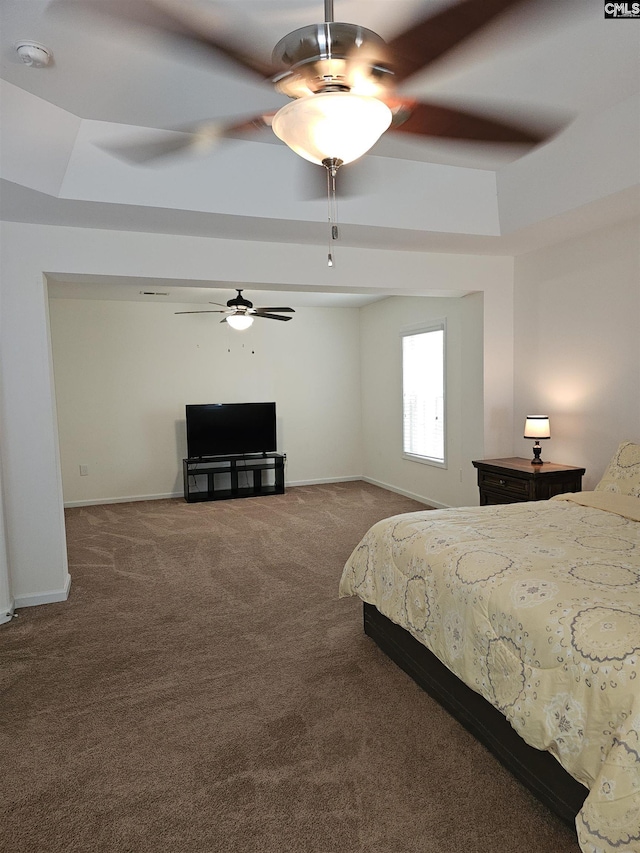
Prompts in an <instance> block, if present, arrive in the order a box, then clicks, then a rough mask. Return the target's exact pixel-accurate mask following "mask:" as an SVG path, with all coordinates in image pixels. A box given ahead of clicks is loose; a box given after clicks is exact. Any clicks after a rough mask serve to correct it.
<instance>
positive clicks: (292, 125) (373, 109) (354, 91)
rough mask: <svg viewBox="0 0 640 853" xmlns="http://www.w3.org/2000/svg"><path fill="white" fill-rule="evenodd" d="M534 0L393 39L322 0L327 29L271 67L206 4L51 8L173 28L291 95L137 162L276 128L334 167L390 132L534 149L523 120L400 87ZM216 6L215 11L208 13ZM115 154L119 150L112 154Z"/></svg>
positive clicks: (471, 1) (470, 1) (130, 152)
mask: <svg viewBox="0 0 640 853" xmlns="http://www.w3.org/2000/svg"><path fill="white" fill-rule="evenodd" d="M535 2H536V0H457V2H454V3H453V4H451V5H448V6H446V7H445V8H439V9H438V10H437V11H436V12H434V13H430V14H428V15H427V16H425V17H424V18H422V19H420V20H418V21H417V22H416V23H414V24H413V25H412V26H411V27H410V28H409V29H407V30H405V31H404V32H402V33H400V34H399V35H396V36H395V37H394V38H392V39H391V40H390V41H389V42H385V41H384V40H383V39H382V38H381V37H380V36H379V35H377V34H376V33H374V32H372V31H371V30H368V29H366V28H364V27H362V26H359V25H357V24H348V23H340V22H336V21H334V14H333V0H324V18H325V20H324V21H323V22H322V23H318V24H311V25H309V26H306V27H302V28H301V29H297V30H294V31H293V32H291V33H289V34H288V35H285V36H284V37H283V38H282V39H280V41H279V42H278V43H277V44H276V46H275V48H274V50H273V54H272V57H271V61H270V62H266V61H264V60H263V59H262V58H260V57H258V56H255V55H252V54H251V53H250V52H249V51H247V49H246V47H244V46H238V45H237V43H232V42H231V40H229V39H228V38H226V37H225V36H224V35H223V34H222V33H221V31H220V28H219V27H218V26H215V25H214V24H212V19H211V18H210V16H209V14H208V10H207V6H206V4H204V3H203V2H202V0H199V2H198V3H194V2H193V0H191V2H185V0H54V3H53V4H52V7H53V9H60V8H62V9H67V10H69V9H72V10H78V9H82V10H86V9H87V8H90V9H95V10H97V11H99V12H103V13H106V14H110V15H115V16H116V17H118V18H120V19H122V20H125V21H135V22H136V23H138V24H143V25H145V26H147V27H152V28H155V29H156V30H162V31H165V32H170V33H172V34H174V35H176V36H178V37H180V38H182V39H187V40H188V42H190V43H197V44H198V45H200V46H202V45H204V46H206V47H208V48H211V49H212V50H213V51H215V52H216V53H218V54H222V55H224V56H225V57H226V58H227V59H230V60H232V61H233V62H234V63H235V64H236V65H237V66H239V67H240V68H241V69H242V70H243V71H244V72H246V71H249V72H251V73H253V74H255V75H259V76H260V77H261V78H262V80H263V81H269V82H270V83H271V85H273V86H274V87H275V89H276V91H277V92H278V93H282V94H284V95H287V96H288V97H289V98H291V101H290V102H289V103H288V104H286V105H285V106H284V107H282V108H281V109H279V110H274V111H273V112H268V113H264V114H261V115H258V116H254V117H251V118H249V119H247V118H243V119H241V120H239V121H233V120H232V121H230V122H228V123H215V122H203V123H198V124H196V125H193V126H191V127H187V128H181V130H183V133H181V134H176V133H175V132H174V133H172V134H170V135H169V134H168V135H167V138H166V139H160V140H157V139H156V140H154V141H153V142H152V143H149V144H148V145H147V144H139V143H136V144H135V145H131V146H130V147H127V146H121V147H120V148H119V149H118V151H117V152H116V153H119V154H120V155H121V156H123V157H125V158H127V159H130V160H132V161H135V162H144V161H145V160H153V159H155V158H157V157H159V156H163V155H166V154H172V153H175V152H177V151H181V150H184V149H188V148H189V147H191V146H200V147H201V146H202V144H203V142H204V144H206V143H207V142H212V141H213V140H215V139H217V138H219V137H222V136H233V135H237V134H238V133H240V132H245V131H251V130H255V129H261V128H264V127H266V126H271V127H272V129H273V131H274V132H275V134H276V135H277V136H278V137H279V138H280V139H282V140H283V141H284V142H285V143H286V144H287V145H288V146H289V147H290V148H292V149H293V150H294V151H295V152H296V153H298V154H300V155H301V156H302V157H304V158H305V159H307V160H311V161H312V162H314V163H319V164H322V165H323V166H325V167H326V168H327V171H328V173H330V174H332V175H333V176H334V177H335V172H336V169H337V168H339V167H340V166H342V165H343V164H344V163H348V162H351V161H353V160H355V159H357V158H358V157H360V156H362V154H364V153H366V152H367V151H368V150H369V149H370V148H371V147H372V146H373V145H374V144H375V142H376V141H377V140H378V138H379V137H380V136H381V135H382V134H383V133H385V132H387V131H389V132H393V133H396V132H398V133H403V134H411V135H413V136H419V137H440V138H450V139H458V140H469V141H481V142H488V143H519V144H521V145H525V146H532V145H535V144H537V143H539V142H541V141H543V139H544V137H545V134H544V133H540V132H538V131H537V130H535V129H532V128H527V127H523V126H520V125H519V124H517V123H513V124H512V123H509V122H503V121H497V120H494V119H493V118H490V117H488V116H483V115H480V114H477V113H471V112H466V111H462V110H459V109H456V108H453V107H447V106H443V105H440V104H436V103H426V102H423V101H418V100H415V99H413V98H410V97H405V96H403V95H402V94H401V92H400V91H399V87H400V86H401V85H402V84H404V83H405V82H406V81H407V80H408V79H409V78H410V77H412V75H414V74H416V73H417V72H420V71H422V70H423V69H425V68H427V67H428V66H429V65H430V64H431V63H433V62H435V61H436V60H438V59H440V58H441V57H442V56H443V55H444V54H446V53H447V52H449V51H451V50H453V49H454V48H456V47H457V46H458V45H459V44H460V43H461V42H462V41H464V40H465V39H467V38H468V37H470V36H472V35H474V34H476V33H478V32H479V31H480V30H481V29H482V28H483V27H485V26H486V25H487V24H489V23H490V22H491V21H493V19H494V18H496V17H497V16H498V15H500V14H501V13H503V12H505V11H507V10H509V9H510V8H512V7H515V6H523V5H526V4H532V3H535ZM213 8H214V4H212V5H211V6H210V7H209V11H211V10H212V9H213ZM112 150H114V149H112Z"/></svg>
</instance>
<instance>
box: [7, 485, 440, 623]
mask: <svg viewBox="0 0 640 853" xmlns="http://www.w3.org/2000/svg"><path fill="white" fill-rule="evenodd" d="M356 480H363V481H364V482H365V483H371V485H372V486H379V487H380V488H381V489H386V490H387V491H388V492H395V493H396V494H397V495H404V497H405V498H411V499H412V500H414V501H418V502H419V503H422V504H425V505H426V506H432V507H435V508H436V509H449V505H448V504H443V503H440V502H439V501H435V500H432V499H431V498H425V497H424V496H423V495H416V494H414V493H413V492H408V491H405V490H404V489H398V488H396V487H395V486H390V485H389V483H382V482H381V481H380V480H374V479H373V478H372V477H364V476H363V475H362V474H351V475H349V476H347V477H316V478H315V479H312V480H287V482H286V483H285V486H286V488H289V487H291V488H293V487H294V486H323V485H327V484H329V483H351V482H354V481H356ZM183 494H184V493H183V492H168V493H167V494H163V495H129V496H128V497H122V498H94V499H93V500H87V501H67V502H65V504H64V506H65V509H71V508H72V507H80V506H100V505H102V504H123V503H132V502H133V501H162V500H167V499H169V498H181V497H183ZM56 600H59V599H56ZM16 606H17V605H16ZM22 606H24V605H22Z"/></svg>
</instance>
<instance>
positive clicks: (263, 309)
mask: <svg viewBox="0 0 640 853" xmlns="http://www.w3.org/2000/svg"><path fill="white" fill-rule="evenodd" d="M256 311H257V312H259V313H264V312H265V311H290V312H291V313H292V314H295V313H296V311H295V308H256Z"/></svg>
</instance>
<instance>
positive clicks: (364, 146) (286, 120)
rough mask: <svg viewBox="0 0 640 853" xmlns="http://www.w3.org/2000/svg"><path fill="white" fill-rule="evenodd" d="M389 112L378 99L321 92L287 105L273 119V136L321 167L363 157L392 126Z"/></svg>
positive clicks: (349, 161) (346, 93)
mask: <svg viewBox="0 0 640 853" xmlns="http://www.w3.org/2000/svg"><path fill="white" fill-rule="evenodd" d="M391 118H392V114H391V110H390V109H389V107H388V106H387V105H386V104H385V103H383V102H382V101H379V100H378V99H377V98H371V97H367V96H365V95H354V94H353V93H352V92H321V93H320V94H318V95H308V96H307V97H306V98H298V99H297V100H295V101H291V103H289V104H286V106H284V107H282V109H280V110H278V112H277V113H276V114H275V116H274V117H273V122H272V125H271V126H272V128H273V132H274V133H275V135H276V136H277V137H278V138H279V139H281V140H282V141H283V142H285V143H286V144H287V145H288V146H289V148H291V149H292V150H293V151H295V152H296V154H299V155H300V156H301V157H304V158H305V160H310V161H311V162H312V163H318V164H319V165H322V162H323V160H341V161H342V162H343V163H351V162H353V160H357V159H358V157H362V155H363V154H366V152H367V151H368V150H369V149H370V148H371V147H372V146H373V145H374V144H375V143H376V142H377V141H378V139H379V138H380V137H381V136H382V134H383V133H384V132H385V130H387V128H388V127H389V125H390V124H391Z"/></svg>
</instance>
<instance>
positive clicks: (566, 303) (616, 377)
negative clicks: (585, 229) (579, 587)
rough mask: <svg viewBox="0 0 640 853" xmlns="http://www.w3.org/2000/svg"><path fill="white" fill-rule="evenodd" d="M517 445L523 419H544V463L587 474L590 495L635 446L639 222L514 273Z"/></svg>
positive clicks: (639, 420) (529, 258)
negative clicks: (617, 455)
mask: <svg viewBox="0 0 640 853" xmlns="http://www.w3.org/2000/svg"><path fill="white" fill-rule="evenodd" d="M515 282H516V287H515V362H514V363H515V410H514V445H515V447H516V449H517V451H518V454H519V455H521V456H529V454H530V452H531V444H532V442H530V441H525V440H524V439H523V438H522V427H523V426H524V418H525V415H526V414H527V413H535V412H542V413H544V414H548V415H549V416H550V418H551V439H550V440H549V441H545V442H544V443H543V449H542V458H543V459H547V460H549V461H552V462H560V463H566V464H569V465H579V466H584V467H586V469H587V472H586V475H585V478H584V480H583V488H585V489H592V488H593V487H594V486H595V484H596V483H597V482H598V480H599V479H600V477H601V476H602V474H603V472H604V469H605V467H606V465H607V463H608V461H609V459H610V458H611V456H612V455H613V453H614V451H615V449H616V447H617V446H618V443H619V442H620V441H622V440H625V439H629V440H633V441H640V220H638V219H634V220H630V221H627V222H624V223H621V224H619V225H616V226H614V227H610V228H606V229H602V230H600V231H597V232H595V233H593V234H589V235H587V236H586V237H581V238H577V239H574V240H571V241H568V242H566V243H562V244H560V245H557V246H554V247H552V248H550V249H545V250H544V251H538V252H532V253H531V254H528V255H524V256H522V257H520V258H518V259H517V260H516V265H515Z"/></svg>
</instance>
